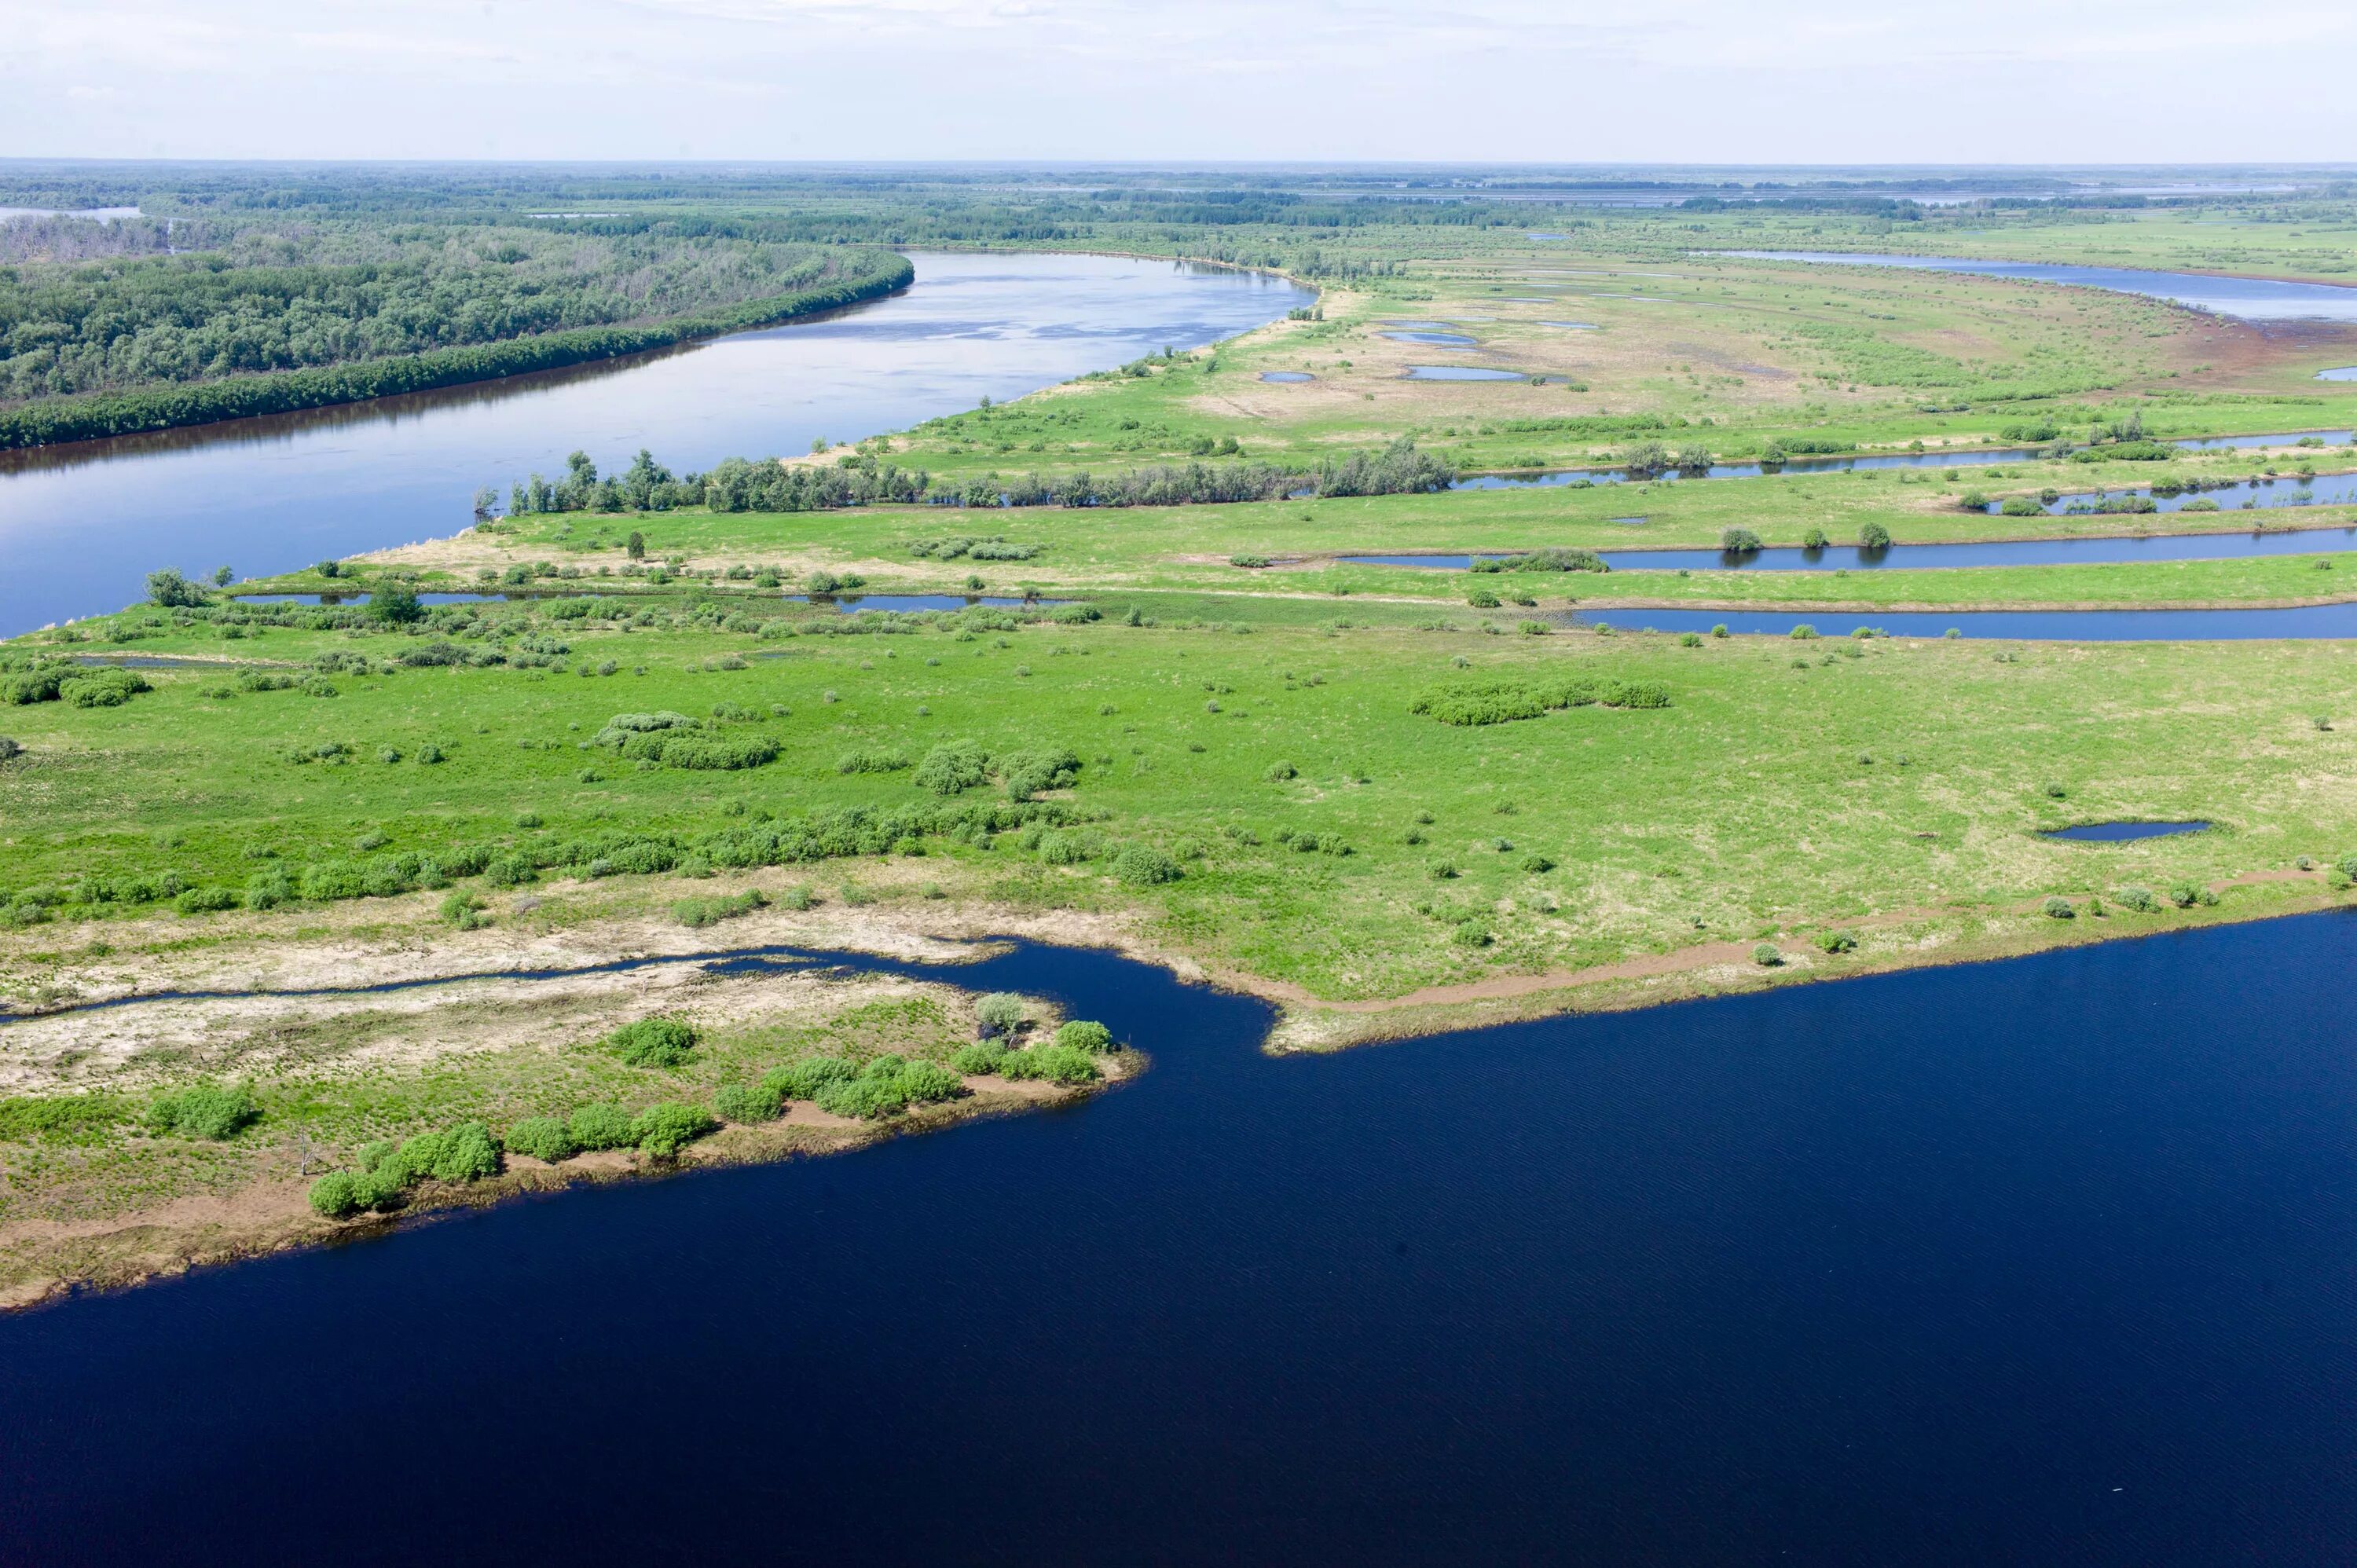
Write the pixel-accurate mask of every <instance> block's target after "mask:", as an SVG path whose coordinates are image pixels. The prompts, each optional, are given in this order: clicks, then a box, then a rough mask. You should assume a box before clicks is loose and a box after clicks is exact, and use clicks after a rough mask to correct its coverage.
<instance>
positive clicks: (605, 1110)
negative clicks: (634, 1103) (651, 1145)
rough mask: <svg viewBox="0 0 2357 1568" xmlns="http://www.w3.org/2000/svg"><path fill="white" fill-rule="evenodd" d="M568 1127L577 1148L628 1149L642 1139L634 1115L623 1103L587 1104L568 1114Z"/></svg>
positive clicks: (566, 1125) (568, 1132)
mask: <svg viewBox="0 0 2357 1568" xmlns="http://www.w3.org/2000/svg"><path fill="white" fill-rule="evenodd" d="M565 1133H566V1134H567V1135H568V1136H570V1137H571V1138H572V1140H573V1145H574V1147H576V1148H577V1149H627V1148H629V1147H630V1145H631V1144H635V1143H637V1142H638V1138H637V1135H636V1134H634V1133H632V1132H631V1131H630V1112H627V1111H624V1110H623V1109H622V1108H621V1107H620V1106H619V1105H584V1106H581V1107H580V1108H578V1109H577V1110H576V1111H575V1112H573V1114H572V1115H571V1116H568V1117H566V1118H565Z"/></svg>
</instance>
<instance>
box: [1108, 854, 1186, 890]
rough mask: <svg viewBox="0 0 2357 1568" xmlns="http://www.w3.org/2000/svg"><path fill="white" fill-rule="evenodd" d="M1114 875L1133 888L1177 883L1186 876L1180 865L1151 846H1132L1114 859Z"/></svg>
mask: <svg viewBox="0 0 2357 1568" xmlns="http://www.w3.org/2000/svg"><path fill="white" fill-rule="evenodd" d="M1113 874H1114V876H1116V877H1118V878H1119V879H1120V880H1121V881H1123V882H1125V883H1127V884H1129V885H1130V886H1133V887H1152V886H1157V885H1159V884H1161V883H1165V882H1176V881H1178V880H1179V877H1180V876H1181V875H1184V873H1182V872H1181V871H1180V870H1179V863H1178V862H1177V861H1175V860H1173V859H1171V858H1170V857H1169V856H1168V855H1167V854H1163V853H1162V852H1161V851H1160V850H1158V849H1156V848H1154V847H1153V846H1152V845H1150V844H1142V843H1134V844H1130V845H1128V846H1127V847H1125V849H1123V850H1122V852H1121V853H1120V854H1116V855H1114V857H1113Z"/></svg>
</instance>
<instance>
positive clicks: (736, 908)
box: [671, 868, 769, 930]
mask: <svg viewBox="0 0 2357 1568" xmlns="http://www.w3.org/2000/svg"><path fill="white" fill-rule="evenodd" d="M683 869H684V868H683ZM707 874H708V868H707ZM768 902H769V900H768V899H767V898H764V897H762V896H761V890H760V889H759V888H758V887H748V888H747V889H746V890H745V891H744V892H742V893H739V894H737V896H736V897H733V898H677V899H673V901H672V907H671V912H672V918H674V919H676V920H677V921H678V922H679V923H680V924H681V925H683V926H689V927H693V928H694V929H699V930H700V929H703V928H704V927H705V926H716V925H718V924H719V923H720V922H721V921H723V920H733V919H735V918H737V916H739V915H749V914H751V913H752V912H753V911H754V910H756V909H759V908H761V907H762V906H763V905H765V904H767V903H768Z"/></svg>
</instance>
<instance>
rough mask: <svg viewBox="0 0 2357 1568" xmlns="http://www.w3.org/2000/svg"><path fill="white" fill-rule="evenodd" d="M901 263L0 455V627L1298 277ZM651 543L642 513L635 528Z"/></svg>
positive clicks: (1165, 331)
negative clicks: (554, 349) (678, 333)
mask: <svg viewBox="0 0 2357 1568" xmlns="http://www.w3.org/2000/svg"><path fill="white" fill-rule="evenodd" d="M909 259H910V261H912V262H913V263H915V265H916V269H917V281H916V283H915V284H914V285H912V286H911V287H909V289H908V290H906V291H905V292H903V293H901V294H899V295H895V296H893V297H891V298H889V299H882V300H875V301H871V302H869V303H867V304H866V305H861V306H853V307H852V308H850V309H847V310H844V311H840V312H836V313H834V315H832V316H829V317H824V318H823V319H817V320H812V321H805V322H800V323H795V324H791V325H788V326H784V327H776V328H768V329H765V330H762V331H759V332H745V333H739V334H737V335H735V336H733V337H728V338H716V339H714V340H712V341H709V342H705V343H700V344H695V345H693V346H689V347H686V348H683V349H678V350H676V351H672V352H666V353H662V354H653V355H641V356H637V357H635V358H632V359H630V360H611V361H608V362H607V363H604V364H600V365H585V366H580V367H577V368H576V369H574V370H569V371H551V372H547V373H544V374H541V375H534V376H522V377H516V378H513V379H511V380H509V381H498V382H489V383H484V384H482V385H478V386H467V387H452V388H448V389H446V390H444V391H441V392H425V393H419V394H416V395H414V396H410V397H402V398H391V399H385V400H382V401H380V402H377V403H357V404H352V405H349V406H346V407H342V408H331V409H318V410H314V411H311V412H309V413H297V414H285V415H276V416H273V417H271V418H267V419H248V420H236V421H231V422H229V423H226V424H209V425H202V426H199V427H197V428H195V429H192V430H183V431H167V432H162V433H158V434H156V435H142V436H130V437H124V438H123V439H120V440H114V441H93V442H79V443H75V444H73V445H70V446H58V447H48V448H40V449H36V450H34V451H30V452H10V453H0V636H13V635H15V634H16V633H18V632H21V631H27V630H29V629H31V628H34V627H38V626H41V625H44V624H47V623H48V622H50V621H59V620H64V619H67V618H71V617H75V616H83V615H90V614H92V613H96V612H102V611H107V610H114V609H119V608H121V607H123V606H124V605H126V604H129V603H131V602H133V601H134V600H135V599H137V598H139V597H140V596H141V593H142V591H143V590H142V579H143V578H144V577H145V574H146V573H147V572H149V571H151V570H153V569H154V568H156V567H157V566H164V565H177V566H179V567H181V568H183V569H184V570H186V571H188V572H189V573H190V574H191V575H195V574H198V573H204V574H210V572H211V571H212V569H213V568H214V567H215V566H219V565H223V564H227V565H230V566H231V567H234V568H235V569H236V570H237V572H238V573H239V574H240V575H243V576H258V575H263V574H264V573H273V572H285V571H291V570H294V569H295V568H296V567H300V566H306V565H308V564H310V563H312V562H314V561H317V560H319V559H321V558H323V557H328V556H344V555H349V554H352V553H357V552H361V551H366V550H380V549H384V548H387V547H389V546H392V545H397V544H404V543H409V542H414V541H417V540H421V539H427V538H433V537H436V536H440V535H446V534H450V533H456V532H458V531H460V530H461V529H464V528H466V527H467V526H468V523H469V522H470V521H471V503H472V498H473V495H474V492H475V489H476V488H477V487H478V486H481V485H490V486H493V487H494V488H496V489H497V490H498V491H499V493H500V495H501V496H504V495H505V494H506V493H507V488H508V486H509V485H510V484H511V482H512V481H514V480H517V479H520V478H523V477H524V476H525V475H526V474H528V473H531V472H533V471H534V470H537V471H538V472H541V473H544V474H558V473H562V472H563V471H564V468H565V454H566V453H568V452H570V451H572V450H574V449H575V448H576V447H578V448H581V449H584V450H586V451H587V452H588V453H589V455H590V456H592V457H593V458H595V459H596V460H597V463H598V465H599V467H600V468H601V469H603V470H611V469H614V468H618V467H622V466H624V465H626V464H627V463H629V461H630V456H631V455H632V454H633V453H635V452H637V451H638V449H639V448H640V447H641V446H645V447H650V448H651V449H652V450H653V452H654V454H655V456H656V457H658V458H659V459H661V460H662V461H663V462H664V463H667V464H669V465H670V466H671V467H673V468H674V469H678V470H687V469H699V468H706V467H711V466H712V465H713V464H714V463H716V462H718V461H719V460H720V459H721V458H723V457H727V456H765V455H768V454H772V453H780V452H797V451H803V450H806V449H807V448H808V447H809V446H810V444H811V442H812V440H813V439H814V438H817V437H821V436H823V437H826V438H828V439H831V440H849V439H852V438H854V437H856V436H861V435H869V434H871V433H874V432H877V431H882V430H897V429H903V428H906V427H907V426H909V425H911V424H918V423H920V422H921V421H923V420H927V419H931V418H934V417H937V416H939V415H942V414H948V413H957V412H958V411H960V410H962V409H968V408H972V407H974V404H975V403H977V402H978V401H979V400H980V399H981V398H983V397H984V396H985V395H986V396H988V397H990V398H992V399H994V400H996V401H1001V402H1003V401H1006V400H1007V399H1010V398H1015V397H1019V396H1021V395H1022V394H1023V393H1025V392H1030V391H1033V390H1035V389H1037V388H1039V387H1042V386H1048V385H1050V384H1053V383H1055V382H1057V381H1063V380H1065V379H1067V378H1069V377H1071V376H1075V375H1079V374H1082V373H1083V372H1085V371H1094V370H1103V369H1105V368H1106V367H1108V366H1113V365H1118V364H1122V363H1124V362H1125V361H1127V360H1135V359H1137V358H1140V357H1141V356H1143V355H1146V354H1147V353H1150V352H1153V351H1155V350H1157V349H1160V348H1162V347H1163V346H1164V345H1165V344H1170V345H1174V346H1178V347H1181V348H1183V347H1186V346H1189V345H1192V344H1200V343H1209V342H1212V341H1214V340H1216V339H1219V338H1228V337H1232V336H1233V335H1234V334H1236V333H1238V332H1242V331H1245V330H1247V329H1249V328H1254V327H1258V326H1260V325H1262V324H1263V323H1265V322H1268V321H1272V320H1276V319H1280V318H1282V317H1284V315H1285V313H1286V311H1287V310H1290V309H1292V308H1295V307H1296V306H1307V305H1309V304H1311V303H1312V302H1313V301H1314V300H1315V298H1316V296H1315V295H1314V294H1312V293H1311V292H1310V291H1308V290H1306V289H1302V288H1298V287H1296V286H1295V285H1292V284H1289V283H1286V282H1285V281H1283V280H1282V279H1278V278H1275V277H1271V276H1268V275H1266V274H1257V273H1244V272H1236V271H1232V270H1231V269H1228V268H1224V267H1207V266H1189V265H1183V264H1173V263H1169V262H1155V261H1144V260H1136V259H1132V258H1127V257H1119V256H1065V255H1038V254H1021V255H998V254H973V253H964V252H911V253H910V257H909ZM643 526H644V527H645V528H646V529H647V531H648V532H650V534H651V536H653V537H655V538H656V539H657V540H658V541H660V538H661V529H662V522H661V521H660V520H654V521H647V522H645V523H644V525H643Z"/></svg>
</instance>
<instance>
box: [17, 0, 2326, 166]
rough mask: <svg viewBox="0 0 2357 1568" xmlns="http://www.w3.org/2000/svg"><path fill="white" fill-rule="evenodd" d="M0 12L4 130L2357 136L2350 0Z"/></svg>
mask: <svg viewBox="0 0 2357 1568" xmlns="http://www.w3.org/2000/svg"><path fill="white" fill-rule="evenodd" d="M1637 18H1641V20H1638V19H1637ZM0 39H5V46H0V156H112V157H150V156H173V157H392V158H404V157H461V158H486V157H499V158H633V157H660V158H676V157H681V156H692V157H699V158H920V159H939V158H1082V159H1099V158H1104V159H1114V158H1119V159H1174V158H1230V159H1275V160H1323V159H1384V160H1400V159H1419V160H1422V159H1431V160H1458V159H1462V160H1471V161H1496V160H1512V161H1534V162H1590V161H1620V160H1644V161H1698V162H1738V163H1770V162H1807V163H1833V162H1846V163H1857V162H1873V163H1890V162H1911V161H1923V162H1944V163H1961V162H2018V163H2035V162H2051V161H2071V162H2179V161H2195V162H2212V161H2223V160H2237V159H2253V160H2257V159H2266V160H2280V161H2320V160H2341V159H2351V158H2357V92H2352V91H2350V90H2349V86H2348V82H2349V80H2350V77H2351V72H2352V67H2357V6H2352V5H2348V4H2347V3H2346V0H2341V3H2338V4H2313V3H2305V0H2248V3H2247V4H2245V5H2233V6H2222V5H2214V4H2201V5H2196V4H2191V3H2189V0H2136V3H2133V4H2131V3H2127V0H1975V3H1972V4H1959V3H1956V0H1924V3H1920V4H1915V5H1894V4H1891V3H1890V0H1655V3H1653V4H1651V5H1628V4H1620V5H1596V4H1592V3H1588V0H1431V3H1430V4H1417V5H1407V4H1393V3H1391V0H1257V3H1250V4H1247V3H1244V0H1195V3H1192V4H1168V3H1164V0H565V3H562V4H558V3H553V0H368V3H364V4H363V3H354V0H178V3H171V4H167V3H164V0H0Z"/></svg>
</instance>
